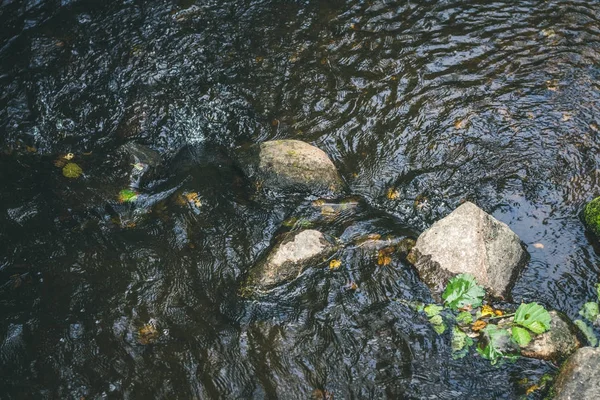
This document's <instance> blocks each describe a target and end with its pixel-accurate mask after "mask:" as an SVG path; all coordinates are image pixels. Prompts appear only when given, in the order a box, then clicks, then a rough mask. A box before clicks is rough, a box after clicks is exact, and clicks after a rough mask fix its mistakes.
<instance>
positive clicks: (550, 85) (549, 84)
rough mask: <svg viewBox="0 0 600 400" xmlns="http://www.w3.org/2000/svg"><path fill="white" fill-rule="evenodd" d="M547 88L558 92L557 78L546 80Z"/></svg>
mask: <svg viewBox="0 0 600 400" xmlns="http://www.w3.org/2000/svg"><path fill="white" fill-rule="evenodd" d="M546 88H547V89H548V90H550V91H552V92H556V91H557V90H558V81H557V80H556V79H552V80H549V81H546Z"/></svg>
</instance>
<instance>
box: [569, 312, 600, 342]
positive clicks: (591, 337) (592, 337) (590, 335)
mask: <svg viewBox="0 0 600 400" xmlns="http://www.w3.org/2000/svg"><path fill="white" fill-rule="evenodd" d="M575 325H577V327H578V328H579V330H581V332H583V334H584V335H585V337H586V338H587V340H588V342H590V345H591V346H592V347H596V346H597V345H598V338H597V337H596V334H595V333H594V331H593V330H592V328H590V327H589V326H588V325H587V324H586V323H585V322H583V321H582V320H580V319H576V320H575Z"/></svg>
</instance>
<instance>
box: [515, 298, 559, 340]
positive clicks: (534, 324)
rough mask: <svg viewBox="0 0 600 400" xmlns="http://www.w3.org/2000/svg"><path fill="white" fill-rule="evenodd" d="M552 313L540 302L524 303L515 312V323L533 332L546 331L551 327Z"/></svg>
mask: <svg viewBox="0 0 600 400" xmlns="http://www.w3.org/2000/svg"><path fill="white" fill-rule="evenodd" d="M551 319H552V317H550V313H548V311H546V309H545V308H544V307H542V306H540V305H539V304H538V303H535V302H534V303H523V304H521V305H520V306H519V308H518V309H517V312H516V313H515V319H514V323H515V324H517V325H521V326H522V327H524V328H527V329H529V330H530V331H532V332H533V333H537V334H540V333H544V332H546V331H547V330H548V329H550V321H551Z"/></svg>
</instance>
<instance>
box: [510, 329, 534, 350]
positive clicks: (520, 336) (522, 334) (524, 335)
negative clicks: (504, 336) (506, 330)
mask: <svg viewBox="0 0 600 400" xmlns="http://www.w3.org/2000/svg"><path fill="white" fill-rule="evenodd" d="M512 338H513V340H514V341H515V342H517V344H518V345H519V346H521V347H525V346H527V345H528V344H529V342H531V335H530V334H529V331H528V330H527V329H525V328H521V327H520V326H513V327H512Z"/></svg>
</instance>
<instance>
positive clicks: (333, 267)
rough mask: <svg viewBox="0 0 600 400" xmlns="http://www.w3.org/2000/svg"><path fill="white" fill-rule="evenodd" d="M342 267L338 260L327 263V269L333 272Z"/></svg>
mask: <svg viewBox="0 0 600 400" xmlns="http://www.w3.org/2000/svg"><path fill="white" fill-rule="evenodd" d="M341 266H342V262H341V261H340V260H331V261H329V269H330V270H332V271H335V270H336V269H338V268H339V267H341Z"/></svg>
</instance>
